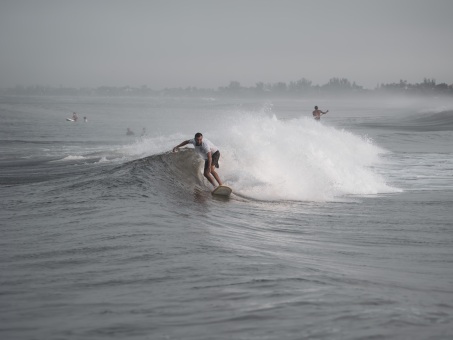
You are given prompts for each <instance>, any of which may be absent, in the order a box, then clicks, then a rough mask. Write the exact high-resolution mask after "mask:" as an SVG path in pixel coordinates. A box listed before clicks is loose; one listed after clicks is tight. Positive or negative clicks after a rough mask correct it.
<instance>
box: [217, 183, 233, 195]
mask: <svg viewBox="0 0 453 340" xmlns="http://www.w3.org/2000/svg"><path fill="white" fill-rule="evenodd" d="M232 191H233V190H232V189H231V188H230V187H229V186H226V185H219V186H218V187H217V188H215V189H214V190H213V191H212V194H213V195H218V196H226V197H228V196H230V194H231V192H232Z"/></svg>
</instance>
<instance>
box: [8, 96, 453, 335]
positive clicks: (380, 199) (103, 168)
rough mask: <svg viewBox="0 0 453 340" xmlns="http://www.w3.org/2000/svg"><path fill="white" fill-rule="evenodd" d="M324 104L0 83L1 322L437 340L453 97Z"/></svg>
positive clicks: (18, 331)
mask: <svg viewBox="0 0 453 340" xmlns="http://www.w3.org/2000/svg"><path fill="white" fill-rule="evenodd" d="M315 104H316V103H315ZM318 104H319V103H318ZM322 104H323V105H322V109H329V110H330V111H329V114H328V115H326V116H323V118H322V121H321V123H316V122H314V121H313V120H312V119H311V117H310V111H311V106H312V103H311V102H304V101H289V100H288V101H274V102H272V101H267V102H258V101H245V100H243V101H239V100H234V101H233V100H225V99H223V100H219V99H216V100H215V99H212V98H206V99H191V100H188V99H168V98H167V99H165V98H161V99H153V98H60V97H55V98H47V97H36V98H24V97H4V98H0V110H1V111H0V118H1V121H2V124H1V127H0V140H1V146H0V151H1V156H0V185H1V192H0V195H1V196H0V197H1V212H0V217H1V220H0V221H1V232H2V237H1V240H0V244H1V247H0V252H1V259H2V261H1V267H0V268H1V285H0V318H1V325H0V335H1V337H2V338H3V339H80V338H87V339H105V338H119V339H301V338H310V339H312V338H313V339H326V338H328V339H331V338H334V339H363V338H375V339H407V338H411V339H448V338H451V337H452V336H453V247H452V245H453V225H452V220H453V213H452V212H451V207H452V206H453V204H452V203H453V178H452V170H453V158H452V153H453V148H452V147H451V146H452V145H453V125H452V124H453V123H452V117H453V111H451V108H452V107H453V105H451V106H449V105H450V104H449V103H447V104H443V106H439V107H437V108H436V107H434V108H432V107H431V108H430V109H428V108H426V107H422V106H420V105H419V103H416V105H414V104H413V103H395V102H384V103H382V102H368V103H363V102H362V103H360V102H359V103H357V102H354V101H351V102H341V103H336V102H335V101H329V102H326V103H322ZM319 105H321V104H319ZM326 105H328V106H329V107H324V106H326ZM72 111H77V112H78V114H79V117H80V118H81V117H83V116H87V118H88V122H87V123H84V122H83V120H82V121H80V120H81V119H80V120H79V121H78V122H77V123H71V122H66V121H65V118H66V117H69V116H70V115H71V114H72ZM425 126H426V129H425V128H424V127H425ZM126 127H130V128H131V129H132V130H134V131H135V132H136V135H135V136H134V137H127V136H126V135H125V132H126ZM143 127H145V128H146V131H147V134H146V135H145V136H143V137H140V132H141V130H142V128H143ZM197 131H202V132H203V133H204V135H205V136H207V137H208V138H209V139H210V140H211V141H213V142H214V143H215V144H217V146H219V148H220V150H221V154H222V156H221V164H220V165H221V166H220V169H219V173H220V175H221V177H222V178H223V179H224V180H225V182H226V183H227V184H229V185H231V186H232V187H233V189H234V194H233V195H232V196H231V198H230V199H216V198H215V197H212V196H211V194H210V190H211V188H210V187H209V186H208V183H207V182H206V181H204V180H203V177H202V175H201V171H200V166H201V164H200V160H198V159H197V158H196V157H195V155H194V154H193V152H192V151H191V150H183V151H182V152H178V153H171V152H169V150H171V148H172V147H173V146H175V145H176V144H178V143H179V142H181V141H182V140H184V139H188V138H191V137H192V135H193V134H194V133H195V132H197Z"/></svg>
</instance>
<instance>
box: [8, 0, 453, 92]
mask: <svg viewBox="0 0 453 340" xmlns="http://www.w3.org/2000/svg"><path fill="white" fill-rule="evenodd" d="M333 77H339V78H347V79H349V80H350V81H351V82H352V81H355V82H356V83H357V84H359V85H362V86H364V87H365V88H374V87H375V86H376V85H377V84H380V83H390V82H398V81H399V80H400V79H403V80H407V81H408V82H410V83H417V82H422V81H423V78H434V79H435V80H436V81H437V83H442V82H446V83H448V84H452V83H453V0H425V1H422V0H331V1H327V0H313V1H312V0H298V1H296V0H275V1H269V0H162V1H157V0H156V1H153V0H124V1H119V0H77V1H75V0H0V87H13V86H16V85H19V84H20V85H38V84H40V85H50V86H60V85H63V86H71V87H85V86H88V87H97V86H103V85H109V86H124V85H129V86H141V85H148V86H149V87H151V88H153V89H162V88H165V87H186V86H197V87H201V88H204V87H212V88H217V87H218V86H226V85H228V84H229V82H230V81H233V80H234V81H239V82H240V83H241V84H242V85H243V86H254V85H255V84H256V83H257V82H259V81H262V82H264V83H267V82H271V83H274V82H278V81H283V82H289V81H292V80H298V79H300V78H307V79H309V80H311V81H313V84H319V85H322V84H325V83H327V82H328V81H329V79H330V78H333Z"/></svg>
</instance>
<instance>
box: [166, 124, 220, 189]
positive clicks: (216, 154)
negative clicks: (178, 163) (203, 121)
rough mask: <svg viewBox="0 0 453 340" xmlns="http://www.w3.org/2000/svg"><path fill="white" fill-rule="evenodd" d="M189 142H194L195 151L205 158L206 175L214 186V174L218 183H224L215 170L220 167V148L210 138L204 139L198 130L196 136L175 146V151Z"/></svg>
mask: <svg viewBox="0 0 453 340" xmlns="http://www.w3.org/2000/svg"><path fill="white" fill-rule="evenodd" d="M187 144H192V145H193V146H194V147H195V151H196V152H197V153H198V154H199V155H200V156H201V157H202V158H203V159H204V172H203V174H204V177H206V178H207V179H208V181H209V182H210V183H211V184H212V185H213V186H214V187H215V186H216V185H215V182H214V179H213V178H212V177H213V176H214V178H215V180H216V181H217V183H219V185H222V181H221V180H220V177H219V175H218V174H217V172H216V171H215V168H218V167H219V158H220V151H219V149H218V148H217V147H216V146H215V145H214V144H212V143H211V142H210V141H209V140H208V139H206V138H205V139H204V140H203V135H202V134H201V133H200V132H197V133H196V134H195V138H193V139H188V140H185V141H184V142H182V143H181V144H179V145H177V146H175V147H174V148H173V152H176V150H177V149H178V148H180V147H181V146H184V145H187Z"/></svg>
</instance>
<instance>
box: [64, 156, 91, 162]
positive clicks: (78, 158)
mask: <svg viewBox="0 0 453 340" xmlns="http://www.w3.org/2000/svg"><path fill="white" fill-rule="evenodd" d="M85 158H86V157H84V156H73V155H69V156H66V157H65V158H63V159H60V161H77V160H81V159H85Z"/></svg>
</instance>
